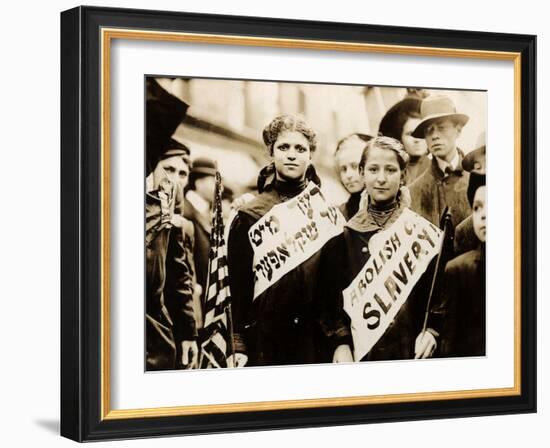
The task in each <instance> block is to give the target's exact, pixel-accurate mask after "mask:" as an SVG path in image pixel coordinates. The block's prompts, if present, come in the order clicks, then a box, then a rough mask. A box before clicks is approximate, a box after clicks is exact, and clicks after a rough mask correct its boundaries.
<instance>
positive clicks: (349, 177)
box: [335, 138, 366, 193]
mask: <svg viewBox="0 0 550 448" xmlns="http://www.w3.org/2000/svg"><path fill="white" fill-rule="evenodd" d="M365 146H366V143H365V142H364V141H363V140H361V139H359V138H352V139H349V140H346V141H345V142H344V143H342V145H341V146H340V149H339V150H338V152H337V153H336V156H335V160H336V168H337V169H338V174H339V175H340V181H341V182H342V185H343V186H344V188H345V189H346V190H347V191H348V193H357V192H359V191H362V190H363V188H364V186H365V184H364V181H363V176H362V175H361V173H360V172H359V161H360V160H361V155H362V154H363V148H364V147H365Z"/></svg>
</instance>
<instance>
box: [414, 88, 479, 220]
mask: <svg viewBox="0 0 550 448" xmlns="http://www.w3.org/2000/svg"><path fill="white" fill-rule="evenodd" d="M420 115H421V119H422V120H421V122H420V123H419V124H418V126H417V127H416V129H415V130H414V131H413V133H412V135H413V137H417V138H424V139H426V143H427V145H428V150H429V151H430V153H431V154H432V156H433V159H432V163H431V167H430V168H429V169H427V170H426V171H425V172H424V173H423V174H422V175H421V176H420V177H418V178H417V179H416V181H415V182H414V183H413V184H412V185H411V186H410V190H411V199H412V202H411V208H412V209H413V210H415V211H416V212H417V213H419V214H420V215H422V216H424V217H425V218H426V219H428V220H430V221H431V222H432V223H434V224H436V225H437V224H439V222H440V219H441V215H442V213H443V211H444V210H445V207H450V212H451V221H452V224H453V226H456V225H457V224H458V223H459V222H461V221H462V220H463V219H464V218H466V217H467V216H468V215H469V214H470V205H469V204H468V198H467V196H466V190H467V188H468V179H469V173H468V172H467V171H465V170H464V169H463V168H462V159H463V157H464V154H463V152H462V151H461V150H460V149H459V148H458V147H457V145H456V141H457V139H458V137H459V136H460V133H461V131H462V128H463V126H464V125H465V124H466V123H467V122H468V116H467V115H465V114H461V113H457V111H456V108H455V105H454V104H453V102H452V101H451V99H450V98H448V97H446V96H442V95H434V96H429V97H427V98H426V99H424V100H423V101H422V104H421V106H420Z"/></svg>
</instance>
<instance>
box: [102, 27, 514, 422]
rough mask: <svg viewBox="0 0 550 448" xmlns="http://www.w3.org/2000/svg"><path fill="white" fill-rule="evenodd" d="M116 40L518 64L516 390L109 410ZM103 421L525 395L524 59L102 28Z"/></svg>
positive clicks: (509, 54)
mask: <svg viewBox="0 0 550 448" xmlns="http://www.w3.org/2000/svg"><path fill="white" fill-rule="evenodd" d="M113 39H130V40H148V41H166V42H186V43H200V44H213V45H240V46H254V47H274V48H299V49H310V50H324V51H346V52H368V53H383V54H397V55H411V56H432V57H453V58H469V59H488V60H500V61H513V62H514V179H515V180H514V210H515V216H514V273H515V276H514V285H515V288H514V386H513V387H507V388H494V389H477V390H460V391H442V392H421V393H405V394H391V395H369V396H354V397H336V398H315V399H302V400H279V401H262V402H243V403H228V404H208V405H188V406H174V407H160V408H142V409H116V410H115V409H111V408H110V402H111V388H110V378H111V368H110V356H111V350H110V329H111V328H110V173H111V171H110V154H111V142H110V126H111V117H110V98H111V93H110V63H111V59H110V57H111V41H112V40H113ZM101 92H102V98H101V186H102V187H101V262H102V266H101V282H102V284H101V293H102V296H101V341H100V343H101V397H100V398H101V406H100V410H101V419H102V420H116V419H129V418H145V417H168V416H184V415H200V414H215V413H229V412H247V411H248V412H252V411H267V410H284V409H307V408H317V407H334V406H353V405H365V404H382V403H403V402H413V401H417V402H418V401H430V400H453V399H467V398H486V397H503V396H513V395H520V394H521V320H520V314H521V54H520V53H514V52H498V51H484V50H466V49H458V48H438V47H418V46H403V45H385V44H368V43H352V42H334V41H319V40H302V39H277V38H262V37H248V36H230V35H216V34H194V33H175V32H160V31H142V30H135V29H118V28H102V29H101Z"/></svg>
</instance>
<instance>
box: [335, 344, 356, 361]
mask: <svg viewBox="0 0 550 448" xmlns="http://www.w3.org/2000/svg"><path fill="white" fill-rule="evenodd" d="M332 362H334V363H340V362H353V354H352V353H351V348H350V346H349V345H347V344H342V345H339V346H338V347H336V350H334V355H333V356H332Z"/></svg>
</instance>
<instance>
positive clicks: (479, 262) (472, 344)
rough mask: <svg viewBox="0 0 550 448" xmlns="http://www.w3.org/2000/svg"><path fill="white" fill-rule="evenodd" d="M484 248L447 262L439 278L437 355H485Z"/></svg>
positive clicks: (480, 247)
mask: <svg viewBox="0 0 550 448" xmlns="http://www.w3.org/2000/svg"><path fill="white" fill-rule="evenodd" d="M485 288H486V284H485V245H484V244H483V245H481V246H479V247H478V248H477V249H475V250H471V251H469V252H466V253H464V254H462V255H460V256H458V257H456V258H455V259H453V260H451V261H450V262H449V263H447V267H446V268H445V276H444V279H443V292H442V301H441V312H442V316H443V322H444V324H443V327H442V330H441V350H440V352H441V356H483V355H485V317H486V304H485Z"/></svg>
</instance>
